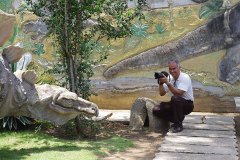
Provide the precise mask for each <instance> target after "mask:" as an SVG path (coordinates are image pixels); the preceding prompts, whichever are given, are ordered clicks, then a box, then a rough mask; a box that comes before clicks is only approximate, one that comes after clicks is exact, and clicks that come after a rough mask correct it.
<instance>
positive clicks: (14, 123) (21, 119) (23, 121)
mask: <svg viewBox="0 0 240 160" xmlns="http://www.w3.org/2000/svg"><path fill="white" fill-rule="evenodd" d="M29 124H32V121H31V120H30V119H29V118H28V117H26V116H17V117H14V116H8V117H3V118H1V119H0V125H1V127H2V128H7V129H9V130H12V129H14V130H17V129H18V127H19V126H22V125H23V126H27V125H29Z"/></svg>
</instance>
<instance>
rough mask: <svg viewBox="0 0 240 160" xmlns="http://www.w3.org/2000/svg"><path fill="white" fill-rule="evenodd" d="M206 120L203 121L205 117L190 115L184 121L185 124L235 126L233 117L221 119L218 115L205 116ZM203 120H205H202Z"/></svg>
mask: <svg viewBox="0 0 240 160" xmlns="http://www.w3.org/2000/svg"><path fill="white" fill-rule="evenodd" d="M204 116H205V118H204V119H203V115H188V116H186V118H185V119H184V123H198V124H202V123H206V124H226V125H227V124H230V125H233V124H234V119H233V117H227V116H225V117H219V116H217V115H204ZM202 119H203V120H202Z"/></svg>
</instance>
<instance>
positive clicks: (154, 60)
mask: <svg viewBox="0 0 240 160" xmlns="http://www.w3.org/2000/svg"><path fill="white" fill-rule="evenodd" d="M218 1H220V0H212V3H213V2H214V3H215V2H216V4H218V3H217V2H218ZM169 2H170V3H169ZM197 2H199V1H197V0H195V1H191V0H172V1H169V0H158V1H157V0H147V6H146V7H145V8H144V13H145V16H146V20H145V21H144V22H141V23H140V22H138V21H136V22H135V24H134V25H133V26H132V28H131V29H132V31H133V32H134V34H133V36H131V37H127V38H125V39H117V40H115V41H111V46H110V50H109V53H110V54H109V58H108V59H107V60H105V61H104V62H102V63H101V64H99V65H98V66H95V75H94V77H93V78H92V83H93V87H92V90H93V91H94V92H95V93H97V96H92V97H91V101H93V102H95V103H96V104H98V106H99V107H100V108H106V109H130V108H131V105H132V103H133V102H134V100H135V99H136V98H137V97H148V98H152V99H154V100H157V101H167V100H169V98H170V96H165V97H160V96H159V93H158V84H157V81H156V80H155V79H154V72H155V71H162V70H166V71H168V68H167V62H168V60H170V59H173V58H177V59H179V60H180V61H181V67H182V70H183V71H184V72H187V73H188V74H189V75H190V76H191V78H192V80H193V87H194V95H195V111H213V112H234V111H235V103H234V97H238V96H240V19H239V17H240V3H239V0H232V1H231V8H230V9H229V8H227V7H226V6H224V5H223V4H222V3H221V4H220V5H221V7H220V9H219V8H218V10H217V9H216V8H214V7H212V6H211V5H209V4H207V3H209V2H206V3H197ZM200 2H201V1H200ZM22 4H23V1H22V0H1V1H0V9H1V10H3V11H4V12H7V13H11V14H14V15H15V16H16V18H17V21H16V24H15V28H14V31H13V35H12V37H11V39H10V41H9V42H7V43H5V45H4V46H7V45H9V44H14V43H17V42H20V43H21V45H22V46H23V47H24V48H25V49H26V51H27V52H29V53H31V54H32V56H33V60H32V61H33V62H34V63H36V64H37V65H39V66H41V67H42V68H48V67H49V66H51V65H52V63H54V60H55V56H56V48H55V44H54V40H52V39H51V38H46V34H47V32H48V31H47V27H46V25H45V24H44V23H43V22H41V21H39V20H38V18H37V17H36V16H34V15H32V14H31V13H29V12H21V5H22ZM134 4H135V2H134V0H129V1H128V6H129V7H134ZM209 6H210V8H209ZM214 6H216V5H215V4H214ZM211 7H212V8H211ZM214 9H215V10H214ZM226 11H228V12H226ZM225 17H229V23H228V24H229V25H227V24H226V23H224V22H225V21H224V20H225V19H226V18H225ZM0 23H3V21H2V20H1V21H0ZM228 26H229V29H230V31H229V30H226V28H227V27H228ZM104 44H105V42H104V41H102V45H104ZM4 46H3V47H4ZM99 48H100V49H99V51H101V47H99ZM0 51H1V48H0ZM39 72H41V71H39ZM39 74H40V73H39Z"/></svg>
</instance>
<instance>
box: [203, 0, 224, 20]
mask: <svg viewBox="0 0 240 160" xmlns="http://www.w3.org/2000/svg"><path fill="white" fill-rule="evenodd" d="M222 4H223V0H209V1H208V2H206V3H204V4H203V5H202V6H201V8H200V10H199V18H211V17H212V16H214V15H216V14H217V13H219V12H220V11H222V8H221V7H222Z"/></svg>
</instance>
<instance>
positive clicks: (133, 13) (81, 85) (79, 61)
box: [26, 0, 145, 99]
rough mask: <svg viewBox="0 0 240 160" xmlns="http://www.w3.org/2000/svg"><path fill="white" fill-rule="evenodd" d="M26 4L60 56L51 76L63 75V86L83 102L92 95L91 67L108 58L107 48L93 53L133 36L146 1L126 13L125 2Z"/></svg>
mask: <svg viewBox="0 0 240 160" xmlns="http://www.w3.org/2000/svg"><path fill="white" fill-rule="evenodd" d="M26 1H27V4H28V5H30V6H31V8H32V11H33V12H34V13H35V14H36V15H38V16H39V17H41V19H42V20H43V21H44V22H45V23H46V24H47V25H48V29H49V32H50V33H51V34H52V35H53V36H54V37H55V40H56V48H57V51H56V52H57V55H59V56H58V57H57V58H58V61H57V63H56V65H55V71H54V70H53V71H52V73H59V74H62V75H63V77H64V78H65V81H63V82H64V83H63V84H65V85H66V86H67V87H69V89H70V90H71V91H73V92H75V93H77V94H79V95H81V96H82V97H83V98H84V99H88V98H89V96H90V95H91V93H90V87H91V86H90V77H92V76H93V66H94V65H95V64H98V63H99V62H100V61H102V60H103V59H106V58H107V56H108V48H109V47H108V46H105V47H102V50H101V51H100V52H99V51H96V46H99V44H100V41H101V40H103V39H105V40H106V39H107V40H110V39H116V38H123V37H127V36H128V35H130V34H132V30H131V29H130V28H131V26H132V21H133V19H134V18H136V17H138V18H139V19H141V18H143V17H144V16H143V14H142V13H141V12H140V9H141V6H142V5H144V4H145V0H138V5H137V7H136V8H135V9H128V7H127V3H126V2H125V1H116V0H95V1H81V2H79V1H78V0H59V1H55V0H38V1H37V2H36V3H33V2H32V1H31V0H26ZM49 35H50V34H49ZM98 49H101V48H99V47H98ZM93 53H98V54H99V56H97V57H99V58H98V59H94V58H92V57H93Z"/></svg>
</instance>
